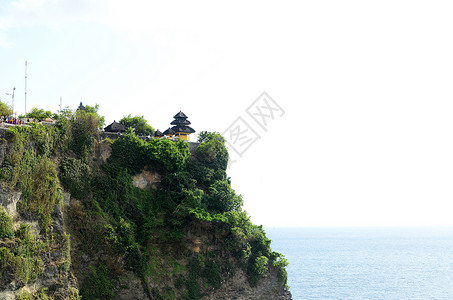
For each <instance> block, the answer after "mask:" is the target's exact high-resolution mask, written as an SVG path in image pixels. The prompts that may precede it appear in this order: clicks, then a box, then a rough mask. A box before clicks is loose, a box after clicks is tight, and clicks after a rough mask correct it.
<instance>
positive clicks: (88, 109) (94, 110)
mask: <svg viewBox="0 0 453 300" xmlns="http://www.w3.org/2000/svg"><path fill="white" fill-rule="evenodd" d="M98 111H99V104H96V105H95V106H89V105H87V106H85V112H86V113H88V114H91V115H92V116H93V117H95V118H96V119H97V121H98V124H97V126H98V129H101V128H102V127H104V124H105V118H104V116H101V115H99V112H98Z"/></svg>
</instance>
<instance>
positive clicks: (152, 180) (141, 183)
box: [132, 170, 161, 190]
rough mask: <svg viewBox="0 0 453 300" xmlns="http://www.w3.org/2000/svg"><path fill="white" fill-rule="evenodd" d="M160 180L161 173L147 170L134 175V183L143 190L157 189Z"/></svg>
mask: <svg viewBox="0 0 453 300" xmlns="http://www.w3.org/2000/svg"><path fill="white" fill-rule="evenodd" d="M160 181H161V176H160V175H159V173H157V172H150V171H146V170H143V171H142V172H141V173H140V174H137V175H135V176H133V177H132V185H133V186H134V187H137V188H139V189H142V190H150V189H156V188H157V186H158V184H159V183H160Z"/></svg>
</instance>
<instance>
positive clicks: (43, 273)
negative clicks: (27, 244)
mask: <svg viewBox="0 0 453 300" xmlns="http://www.w3.org/2000/svg"><path fill="white" fill-rule="evenodd" d="M19 201H21V193H20V192H18V191H14V190H10V189H8V188H6V187H0V205H1V206H2V207H3V208H5V210H6V212H7V213H8V215H9V216H10V217H12V219H13V222H14V228H15V230H16V231H17V230H19V228H20V227H21V226H24V225H25V226H27V227H28V228H29V232H30V233H29V234H28V236H29V238H30V237H31V238H32V239H36V243H39V244H40V245H46V246H45V247H46V250H45V251H41V252H40V254H38V255H37V256H36V255H34V256H33V257H32V258H27V257H26V256H23V255H22V256H21V255H20V251H23V250H18V249H21V248H23V247H24V246H23V245H22V244H21V243H22V242H21V241H20V240H18V239H17V238H16V237H15V238H13V239H0V248H3V249H4V250H2V251H3V252H4V253H5V252H8V253H15V255H16V257H15V259H14V263H11V261H9V262H7V263H6V264H7V266H5V264H4V265H3V266H2V264H0V267H2V268H3V269H2V270H1V273H0V300H3V299H11V300H14V299H17V298H18V297H19V298H20V299H29V298H26V296H24V295H27V294H28V295H33V294H36V293H38V292H39V291H43V290H45V291H46V292H49V293H51V294H52V295H53V299H55V300H57V299H70V298H71V297H76V296H77V294H78V291H77V288H76V287H77V281H76V279H75V278H74V277H73V276H72V273H71V272H70V260H71V257H70V255H69V253H70V252H69V251H70V240H69V235H67V234H66V233H65V231H64V218H63V211H62V209H61V207H60V205H58V204H56V205H55V208H54V212H53V213H52V218H53V220H54V223H53V228H52V233H51V237H52V238H51V239H50V236H48V237H44V236H41V234H40V228H39V225H38V221H37V220H36V219H34V218H33V217H30V216H22V215H21V214H20V213H19V212H18V211H17V204H18V202H19ZM29 255H30V254H29ZM3 259H5V257H4V258H3ZM30 259H32V260H35V261H39V264H38V265H40V267H39V268H38V270H35V269H33V270H32V271H31V273H30V274H31V275H30V277H29V278H27V279H26V280H25V279H24V278H23V275H19V276H18V273H21V272H28V271H27V269H26V268H27V267H25V266H26V265H27V263H29V262H30ZM36 275H37V276H36ZM35 277H36V278H35ZM24 297H25V298H24ZM30 299H31V298H30ZM71 299H73V298H71ZM74 299H75V298H74Z"/></svg>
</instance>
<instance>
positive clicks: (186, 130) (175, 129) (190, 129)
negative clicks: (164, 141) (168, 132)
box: [171, 125, 195, 133]
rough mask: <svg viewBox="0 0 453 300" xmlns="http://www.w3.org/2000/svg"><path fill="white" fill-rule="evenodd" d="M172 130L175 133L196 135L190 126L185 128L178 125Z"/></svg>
mask: <svg viewBox="0 0 453 300" xmlns="http://www.w3.org/2000/svg"><path fill="white" fill-rule="evenodd" d="M171 129H173V131H174V132H183V133H194V132H195V130H194V129H193V128H192V127H190V126H184V125H182V126H181V125H176V126H173V127H172V128H171Z"/></svg>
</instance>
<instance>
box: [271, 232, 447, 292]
mask: <svg viewBox="0 0 453 300" xmlns="http://www.w3.org/2000/svg"><path fill="white" fill-rule="evenodd" d="M265 230H266V233H267V236H268V237H269V238H270V239H271V240H272V244H271V246H272V249H273V250H274V251H277V252H281V253H283V254H284V255H285V257H286V258H287V259H288V261H289V262H290V265H289V266H288V268H287V270H288V273H289V274H288V285H289V286H290V291H291V293H292V295H293V299H296V300H299V299H453V228H298V229H297V228H265Z"/></svg>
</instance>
